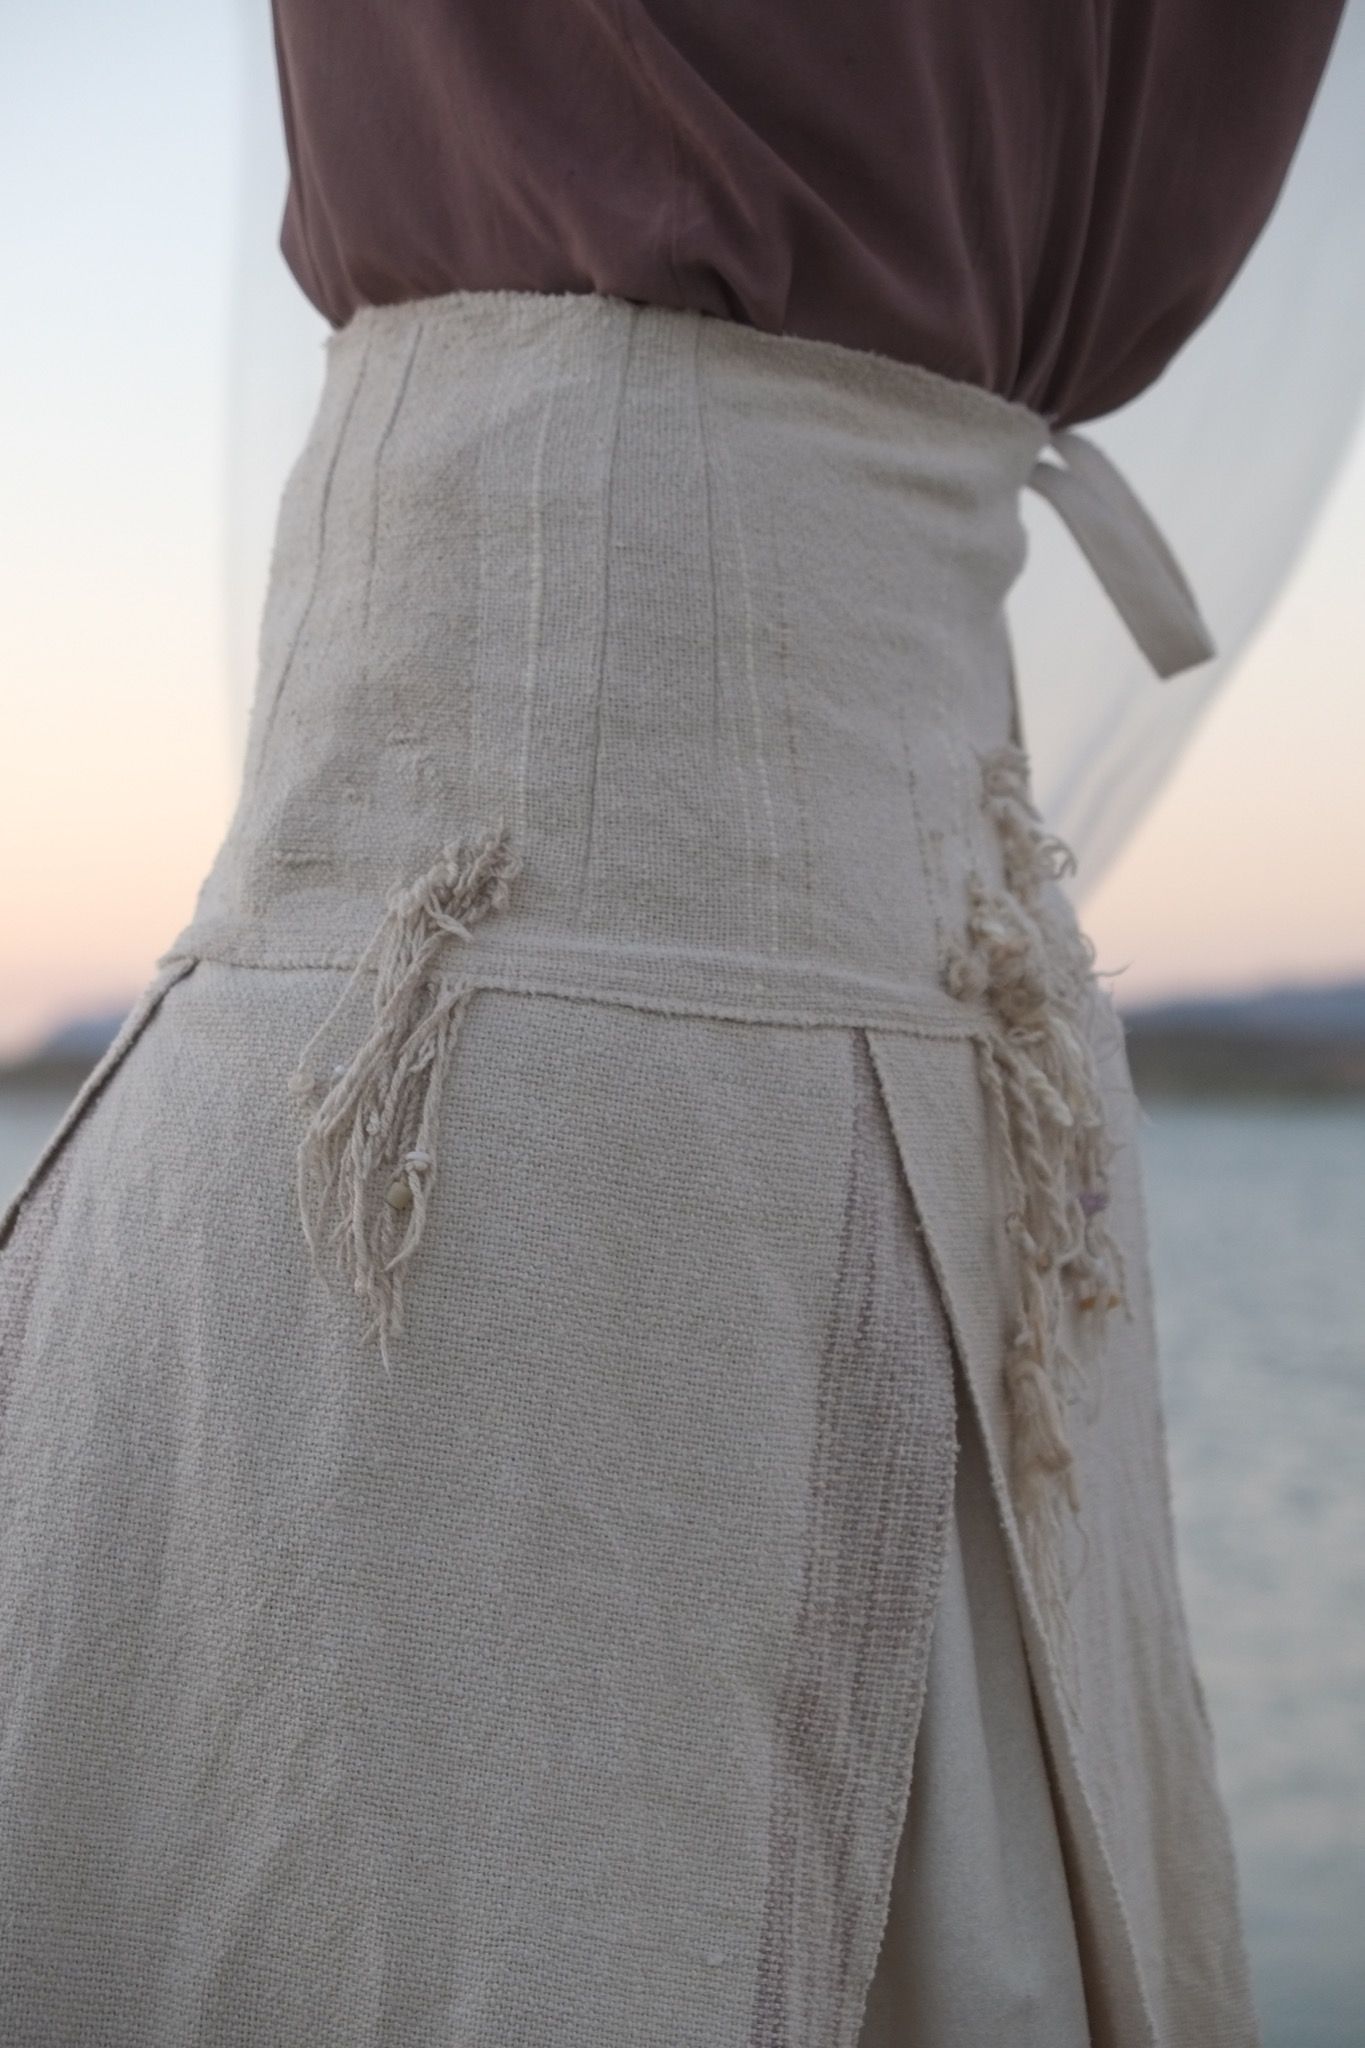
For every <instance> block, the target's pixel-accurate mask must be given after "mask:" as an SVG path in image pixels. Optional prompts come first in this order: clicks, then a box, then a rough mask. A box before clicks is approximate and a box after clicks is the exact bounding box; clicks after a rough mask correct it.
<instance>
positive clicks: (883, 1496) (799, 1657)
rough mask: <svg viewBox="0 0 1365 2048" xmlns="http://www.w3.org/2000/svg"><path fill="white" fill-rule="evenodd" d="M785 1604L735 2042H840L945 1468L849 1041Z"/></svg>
mask: <svg viewBox="0 0 1365 2048" xmlns="http://www.w3.org/2000/svg"><path fill="white" fill-rule="evenodd" d="M848 1042H849V1046H850V1049H851V1053H852V1059H853V1071H854V1087H853V1106H854V1122H853V1143H852V1150H851V1158H850V1163H849V1174H848V1183H847V1190H846V1194H845V1201H844V1212H843V1218H842V1222H841V1225H840V1232H839V1247H838V1264H837V1268H836V1273H835V1280H834V1293H833V1301H832V1306H831V1314H830V1324H829V1330H828V1334H827V1337H826V1340H825V1344H824V1348H823V1350H822V1353H821V1358H820V1377H819V1385H818V1392H817V1397H816V1398H817V1410H816V1417H817V1419H816V1432H815V1443H814V1447H813V1452H812V1461H811V1470H810V1478H809V1482H808V1483H809V1495H810V1506H809V1515H808V1522H807V1528H806V1533H805V1536H804V1538H803V1548H802V1557H803V1565H802V1586H801V1605H800V1611H799V1615H798V1619H797V1624H796V1629H795V1633H794V1636H793V1640H792V1647H791V1654H790V1659H789V1662H788V1666H787V1671H786V1675H785V1677H784V1680H783V1684H782V1692H781V1699H780V1703H779V1707H778V1714H777V1721H776V1726H775V1729H774V1775H773V1803H772V1816H771V1821H770V1832H769V1875H768V1890H767V1897H766V1902H765V1906H764V1918H763V1935H762V1943H761V1950H760V1962H759V1972H758V1984H757V1992H756V1998H755V2005H754V2016H753V2024H752V2027H751V2030H750V2035H749V2041H750V2048H844V2044H845V2043H847V2042H850V2041H852V2040H854V2039H855V2038H856V2035H857V2029H858V2022H859V2019H860V2016H861V2013H862V2010H863V2003H864V2000H865V1998H866V1994H867V1986H868V1983H869V1980H870V1978H871V1974H872V1969H873V1964H874V1960H875V1957H876V1953H877V1947H878V1943H879V1941H880V1939H881V1932H882V1923H883V1919H884V1917H885V1912H886V1902H887V1897H888V1893H889V1887H890V1883H891V1867H892V1860H893V1858H894V1855H895V1845H896V1839H897V1835H898V1832H899V1828H900V1825H901V1818H902V1814H903V1810H904V1804H905V1797H906V1792H907V1789H908V1786H909V1780H910V1763H911V1755H912V1750H913V1743H914V1733H915V1728H916V1726H917V1724H918V1719H919V1713H920V1706H921V1702H922V1699H923V1691H924V1674H925V1666H926V1659H927V1650H928V1639H929V1632H930V1629H931V1626H932V1621H933V1614H934V1605H935V1601H936V1599H937V1596H938V1587H939V1579H940V1575H941V1571H942V1566H943V1556H944V1544H945V1539H946V1527H947V1517H948V1509H949V1503H950V1500H951V1497H952V1471H953V1430H954V1424H953V1383H952V1382H953V1367H952V1349H951V1344H950V1341H949V1337H948V1331H947V1326H946V1324H945V1322H944V1320H943V1313H942V1309H941V1308H940V1306H939V1302H938V1296H937V1293H936V1290H935V1287H934V1282H933V1280H932V1277H931V1275H930V1273H929V1268H928V1263H927V1260H926V1257H925V1253H924V1249H923V1245H922V1243H921V1241H920V1238H919V1234H918V1227H917V1224H916V1221H915V1217H914V1213H913V1210H912V1208H911V1205H910V1201H909V1196H908V1193H907V1190H906V1187H905V1183H904V1179H903V1177H902V1174H901V1170H900V1162H899V1159H898V1158H897V1155H896V1148H895V1144H894V1142H893V1140H892V1138H891V1135H890V1130H889V1126H888V1125H887V1122H886V1115H885V1111H884V1110H883V1109H882V1106H881V1100H880V1096H879V1093H878V1089H877V1082H876V1078H875V1075H874V1073H873V1070H872V1064H871V1061H870V1059H869V1056H868V1051H867V1046H866V1042H865V1040H864V1039H863V1038H862V1036H861V1034H851V1035H850V1038H849V1041H848Z"/></svg>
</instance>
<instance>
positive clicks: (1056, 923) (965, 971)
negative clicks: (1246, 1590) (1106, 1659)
mask: <svg viewBox="0 0 1365 2048" xmlns="http://www.w3.org/2000/svg"><path fill="white" fill-rule="evenodd" d="M982 769H983V801H984V804H985V808H986V811H987V814H988V815H989V816H990V818H991V820H992V822H993V824H994V826H995V828H996V833H997V838H998V843H999V846H1000V850H1001V859H1002V872H1003V884H1004V886H1003V887H1002V888H990V887H988V886H987V885H986V883H985V882H984V881H983V880H982V879H981V877H980V876H979V875H973V876H972V877H971V878H970V879H969V883H968V892H967V919H966V930H965V942H964V943H963V944H962V945H960V946H958V947H955V948H954V949H952V950H951V951H950V954H949V958H948V962H947V977H946V978H947V984H948V987H949V989H950V990H951V991H952V993H953V994H954V995H956V996H958V997H959V998H961V999H963V1000H970V1001H976V1002H981V1003H983V1004H984V1006H985V1008H986V1010H987V1014H988V1019H989V1021H988V1024H987V1026H986V1029H985V1031H984V1032H983V1034H982V1036H981V1038H980V1039H979V1041H978V1046H979V1054H980V1065H981V1075H982V1085H983V1090H984V1093H985V1096H986V1100H987V1104H988V1106H989V1110H990V1116H991V1122H992V1125H993V1127H994V1129H995V1132H996V1140H997V1143H998V1146H999V1151H1000V1157H1001V1164H1002V1169H1003V1174H1004V1182H1005V1190H1006V1199H1007V1203H1008V1211H1007V1218H1006V1228H1007V1232H1008V1235H1009V1239H1010V1243H1011V1246H1012V1248H1013V1252H1014V1264H1015V1273H1016V1296H1017V1298H1016V1302H1015V1309H1014V1314H1015V1322H1014V1329H1013V1332H1012V1335H1011V1339H1010V1343H1009V1346H1008V1349H1007V1353H1006V1358H1005V1384H1006V1393H1007V1397H1008V1401H1009V1410H1010V1424H1011V1449H1012V1471H1011V1482H1012V1488H1013V1492H1014V1497H1015V1502H1016V1507H1017V1511H1018V1514H1019V1521H1020V1534H1021V1538H1022V1541H1023V1544H1024V1550H1025V1556H1026V1559H1027V1562H1028V1566H1029V1570H1030V1574H1031V1576H1032V1579H1033V1582H1034V1585H1035V1588H1036V1590H1037V1595H1038V1600H1039V1604H1040V1607H1041V1608H1042V1611H1043V1615H1044V1619H1045V1622H1046V1623H1047V1625H1048V1628H1049V1632H1050V1634H1051V1637H1052V1640H1053V1644H1054V1648H1055V1649H1056V1651H1057V1654H1058V1659H1059V1663H1060V1665H1061V1672H1062V1677H1063V1683H1064V1685H1065V1686H1066V1688H1067V1690H1068V1695H1069V1697H1071V1698H1072V1699H1073V1704H1074V1693H1073V1692H1072V1682H1073V1680H1074V1652H1075V1638H1074V1631H1073V1628H1072V1624H1071V1620H1070V1616H1069V1613H1068V1611H1067V1603H1068V1599H1069V1592H1070V1588H1069V1586H1068V1584H1067V1580H1066V1573H1065V1565H1064V1542H1065V1533H1066V1522H1067V1517H1068V1515H1071V1516H1074V1515H1076V1514H1077V1513H1078V1512H1079V1508H1080V1495H1079V1490H1078V1486H1077V1478H1076V1470H1075V1457H1074V1453H1073V1450H1072V1447H1071V1443H1070V1440H1069V1436H1068V1431H1067V1412H1066V1411H1067V1404H1068V1400H1069V1398H1070V1396H1071V1395H1072V1394H1073V1393H1074V1392H1076V1391H1077V1390H1078V1389H1079V1388H1080V1386H1081V1385H1082V1384H1083V1382H1084V1380H1085V1377H1086V1364H1085V1362H1083V1361H1082V1360H1080V1359H1078V1358H1077V1357H1076V1356H1075V1354H1074V1353H1073V1351H1072V1349H1071V1348H1070V1346H1069V1344H1068V1342H1067V1336H1066V1330H1065V1312H1066V1309H1067V1307H1068V1306H1070V1307H1072V1308H1074V1309H1075V1310H1078V1311H1080V1312H1081V1314H1082V1316H1084V1317H1087V1318H1088V1317H1090V1315H1091V1312H1092V1311H1095V1310H1099V1311H1100V1313H1101V1315H1102V1314H1103V1313H1104V1312H1106V1311H1107V1310H1108V1309H1110V1308H1114V1307H1118V1306H1120V1305H1121V1304H1123V1303H1124V1301H1125V1297H1126V1279H1125V1274H1124V1268H1123V1260H1122V1256H1121V1253H1120V1251H1119V1248H1118V1246H1117V1245H1116V1243H1115V1242H1114V1240H1113V1238H1112V1236H1111V1234H1110V1232H1109V1231H1108V1229H1107V1227H1106V1225H1105V1222H1104V1212H1105V1210H1106V1208H1107V1206H1108V1201H1109V1190H1108V1182H1107V1172H1108V1167H1109V1164H1110V1161H1111V1158H1112V1154H1113V1146H1112V1143H1111V1141H1110V1138H1109V1135H1108V1131H1107V1128H1106V1119H1105V1106H1104V1096H1103V1089H1102V1086H1101V1081H1100V1076H1099V1072H1098V1067H1097V1063H1096V1060H1095V1055H1094V1052H1093V1049H1092V1046H1091V1042H1090V1039H1089V1036H1088V1033H1087V1030H1086V1023H1087V1015H1088V1009H1089V1005H1090V1004H1091V1002H1092V1001H1093V996H1094V981H1095V976H1094V950H1093V948H1092V947H1091V945H1090V942H1089V941H1088V939H1086V938H1085V936H1084V935H1083V933H1082V932H1081V931H1080V930H1079V928H1078V927H1077V924H1076V921H1075V918H1074V915H1073V914H1072V911H1071V907H1070V905H1069V904H1068V903H1067V902H1066V899H1065V897H1064V896H1063V895H1062V894H1061V892H1060V891H1059V890H1057V889H1056V888H1054V887H1053V886H1052V885H1053V884H1055V883H1056V882H1058V881H1059V880H1060V879H1062V878H1063V877H1064V876H1065V875H1067V874H1069V873H1071V872H1072V871H1073V870H1074V866H1075V861H1074V857H1073V856H1072V854H1071V852H1070V850H1069V849H1068V848H1067V847H1066V846H1065V845H1064V843H1063V842H1062V841H1061V840H1060V839H1057V838H1056V837H1054V836H1053V835H1052V834H1051V833H1049V832H1048V831H1047V830H1046V828H1045V826H1044V824H1043V821H1042V819H1041V817H1040V816H1039V813H1038V811H1037V810H1036V808H1035V807H1034V805H1033V802H1032V799H1031V797H1030V794H1029V764H1028V756H1027V754H1026V753H1025V752H1024V750H1023V749H1022V748H1020V747H1016V746H1007V747H1003V748H1001V749H999V750H998V751H997V752H995V753H993V754H991V755H989V756H987V757H986V759H985V760H984V761H983V763H982ZM1097 1320H1098V1318H1096V1321H1097ZM1077 1327H1079V1328H1081V1329H1082V1330H1084V1327H1085V1325H1084V1324H1081V1325H1078V1326H1077Z"/></svg>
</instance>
